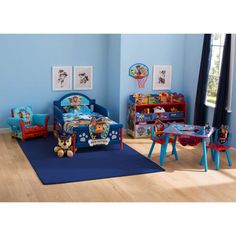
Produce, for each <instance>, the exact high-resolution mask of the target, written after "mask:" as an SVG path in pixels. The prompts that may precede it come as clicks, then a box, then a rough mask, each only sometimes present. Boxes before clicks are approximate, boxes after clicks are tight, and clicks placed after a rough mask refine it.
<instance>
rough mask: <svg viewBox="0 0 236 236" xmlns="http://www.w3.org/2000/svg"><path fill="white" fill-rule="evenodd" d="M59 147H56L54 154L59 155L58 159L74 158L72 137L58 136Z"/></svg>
mask: <svg viewBox="0 0 236 236" xmlns="http://www.w3.org/2000/svg"><path fill="white" fill-rule="evenodd" d="M57 140H58V145H57V146H55V147H54V152H56V153H57V156H58V157H63V156H65V155H66V156H67V157H73V155H74V153H73V151H72V137H71V136H58V138H57Z"/></svg>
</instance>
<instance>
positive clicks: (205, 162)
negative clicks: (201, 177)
mask: <svg viewBox="0 0 236 236" xmlns="http://www.w3.org/2000/svg"><path fill="white" fill-rule="evenodd" d="M202 152H203V156H202V159H203V164H204V168H205V171H207V170H208V165H207V148H206V139H205V138H203V139H202Z"/></svg>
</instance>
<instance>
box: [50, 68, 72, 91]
mask: <svg viewBox="0 0 236 236" xmlns="http://www.w3.org/2000/svg"><path fill="white" fill-rule="evenodd" d="M52 90H53V91H60V90H72V66H53V67H52Z"/></svg>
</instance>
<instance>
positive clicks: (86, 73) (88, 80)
mask: <svg viewBox="0 0 236 236" xmlns="http://www.w3.org/2000/svg"><path fill="white" fill-rule="evenodd" d="M90 89H93V67H92V66H75V67H74V90H90Z"/></svg>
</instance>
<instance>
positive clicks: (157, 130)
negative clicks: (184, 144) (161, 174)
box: [148, 120, 179, 165]
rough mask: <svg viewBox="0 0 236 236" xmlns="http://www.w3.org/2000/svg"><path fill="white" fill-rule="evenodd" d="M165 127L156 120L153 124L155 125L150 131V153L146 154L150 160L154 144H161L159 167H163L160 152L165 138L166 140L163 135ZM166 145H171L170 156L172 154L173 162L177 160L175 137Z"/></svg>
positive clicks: (162, 149) (164, 124) (165, 125)
mask: <svg viewBox="0 0 236 236" xmlns="http://www.w3.org/2000/svg"><path fill="white" fill-rule="evenodd" d="M167 127H168V124H166V123H163V122H161V121H160V120H156V122H155V124H154V126H153V127H152V130H151V140H152V146H151V148H150V151H149V153H148V157H149V158H151V155H152V151H153V149H154V147H155V144H156V143H159V144H161V153H160V164H161V165H163V160H162V159H161V157H162V152H163V151H164V147H163V146H164V143H165V138H166V135H165V134H163V130H164V129H165V128H167ZM168 143H171V144H172V153H171V154H172V155H173V154H174V155H175V160H178V159H179V157H178V153H177V150H176V137H174V138H172V137H170V138H169V142H168Z"/></svg>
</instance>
